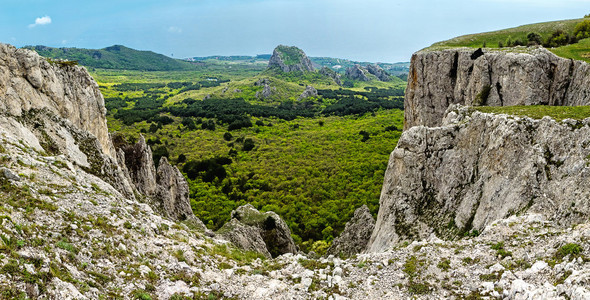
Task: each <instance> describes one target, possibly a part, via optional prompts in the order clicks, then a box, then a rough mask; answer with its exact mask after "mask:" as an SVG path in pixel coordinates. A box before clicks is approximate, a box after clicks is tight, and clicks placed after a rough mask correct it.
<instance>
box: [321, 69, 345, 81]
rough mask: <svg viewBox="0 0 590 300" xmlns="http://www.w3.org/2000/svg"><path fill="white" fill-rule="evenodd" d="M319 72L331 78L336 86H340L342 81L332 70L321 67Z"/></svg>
mask: <svg viewBox="0 0 590 300" xmlns="http://www.w3.org/2000/svg"><path fill="white" fill-rule="evenodd" d="M319 72H320V74H322V75H324V76H328V77H330V78H332V79H333V80H334V82H335V83H336V84H337V85H342V80H340V74H338V73H336V72H335V71H334V70H332V69H330V68H328V67H323V68H321V69H320V71H319Z"/></svg>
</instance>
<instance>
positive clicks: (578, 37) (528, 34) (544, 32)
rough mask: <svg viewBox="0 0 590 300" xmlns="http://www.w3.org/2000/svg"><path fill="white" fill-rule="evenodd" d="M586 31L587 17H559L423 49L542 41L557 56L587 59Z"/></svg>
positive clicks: (589, 24)
mask: <svg viewBox="0 0 590 300" xmlns="http://www.w3.org/2000/svg"><path fill="white" fill-rule="evenodd" d="M589 35H590V18H583V19H572V20H561V21H552V22H543V23H536V24H529V25H523V26H518V27H514V28H509V29H503V30H497V31H491V32H483V33H477V34H469V35H463V36H459V37H455V38H452V39H450V40H446V41H442V42H437V43H434V44H433V45H432V46H430V47H428V48H426V50H437V49H445V48H454V47H472V48H480V47H487V48H502V47H511V46H527V45H543V46H545V47H547V48H548V49H549V50H550V51H551V52H553V53H555V54H556V55H558V56H561V57H564V58H573V59H577V60H583V61H586V62H590V42H589V41H588V40H587V38H588V36H589Z"/></svg>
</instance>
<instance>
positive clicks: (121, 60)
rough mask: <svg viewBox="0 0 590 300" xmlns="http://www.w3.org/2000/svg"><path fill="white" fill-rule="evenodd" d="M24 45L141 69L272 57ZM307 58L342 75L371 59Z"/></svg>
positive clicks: (90, 62)
mask: <svg viewBox="0 0 590 300" xmlns="http://www.w3.org/2000/svg"><path fill="white" fill-rule="evenodd" d="M25 48H27V49H31V50H35V51H36V52H37V53H39V55H41V56H45V57H50V58H57V59H67V60H77V61H78V62H79V63H80V64H81V65H83V66H86V67H91V68H102V69H123V70H141V71H181V70H194V69H195V68H197V66H196V65H195V62H200V63H201V62H206V61H217V62H234V63H249V64H252V63H257V64H261V65H262V64H267V63H268V60H269V59H270V57H271V54H260V55H256V56H247V55H235V56H206V57H192V58H187V59H184V60H180V59H174V58H170V57H168V56H165V55H162V54H158V53H155V52H152V51H140V50H135V49H132V48H129V47H125V46H121V45H114V46H110V47H106V48H103V49H83V48H52V47H47V46H26V47H25ZM310 59H311V61H312V63H313V65H314V67H315V68H316V69H320V68H322V67H328V68H331V69H332V70H334V71H336V72H338V73H342V74H343V73H344V71H345V70H346V68H349V67H352V66H354V65H355V64H359V65H361V66H367V65H369V64H372V63H370V62H357V61H351V60H348V59H340V58H331V57H310ZM377 64H378V65H379V66H380V67H381V68H383V69H384V70H386V71H387V72H388V73H390V74H392V75H400V74H404V73H408V71H409V67H410V63H409V62H401V63H393V64H392V63H377Z"/></svg>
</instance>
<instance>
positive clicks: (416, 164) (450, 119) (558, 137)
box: [368, 106, 590, 252]
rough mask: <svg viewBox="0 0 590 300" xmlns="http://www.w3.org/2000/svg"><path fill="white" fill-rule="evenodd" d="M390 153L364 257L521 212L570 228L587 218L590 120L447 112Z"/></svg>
mask: <svg viewBox="0 0 590 300" xmlns="http://www.w3.org/2000/svg"><path fill="white" fill-rule="evenodd" d="M442 123H443V126H442V127H434V128H428V127H424V126H415V127H412V128H410V129H409V130H407V131H405V132H404V133H403V134H402V136H401V138H400V140H399V142H398V145H397V147H396V149H395V150H394V151H393V152H392V153H391V156H390V160H389V165H388V167H387V171H386V173H385V180H384V185H383V189H382V191H381V199H380V209H379V214H378V216H377V222H376V225H375V230H374V232H373V234H372V236H371V241H370V242H369V246H368V249H369V251H373V252H375V251H383V250H385V249H387V248H388V247H391V246H392V245H393V244H395V243H396V242H398V241H400V240H407V239H423V238H426V237H428V236H430V235H431V234H433V233H434V234H436V235H437V236H438V237H441V238H453V237H456V236H457V235H461V234H463V233H464V232H470V231H472V230H478V231H479V232H481V231H482V229H483V228H484V227H485V226H486V225H488V224H490V223H491V222H492V221H494V220H497V219H501V218H505V217H508V216H510V215H514V214H517V213H521V212H525V211H526V212H532V213H538V214H542V215H544V216H546V217H547V218H550V219H552V220H553V221H554V222H555V223H556V224H558V225H561V226H567V225H571V224H576V223H579V222H582V221H585V220H587V218H588V216H590V160H589V157H590V156H589V155H590V119H586V120H584V121H582V122H578V121H573V120H569V121H568V120H566V121H564V122H561V123H558V122H556V121H554V120H552V119H550V118H549V117H545V118H543V119H542V120H533V119H530V118H520V117H513V116H506V115H493V114H484V113H480V112H473V111H472V109H469V108H466V107H458V106H452V107H451V108H449V112H448V114H447V115H446V118H445V119H444V120H443V122H442Z"/></svg>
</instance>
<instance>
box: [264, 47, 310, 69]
mask: <svg viewBox="0 0 590 300" xmlns="http://www.w3.org/2000/svg"><path fill="white" fill-rule="evenodd" d="M268 67H269V68H279V69H281V70H282V71H283V72H313V70H314V69H313V65H312V63H311V60H310V59H309V58H308V57H307V55H305V52H303V50H301V49H299V48H297V47H293V46H284V45H279V46H277V47H276V48H275V49H274V51H273V53H272V56H271V57H270V60H269V61H268Z"/></svg>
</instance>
